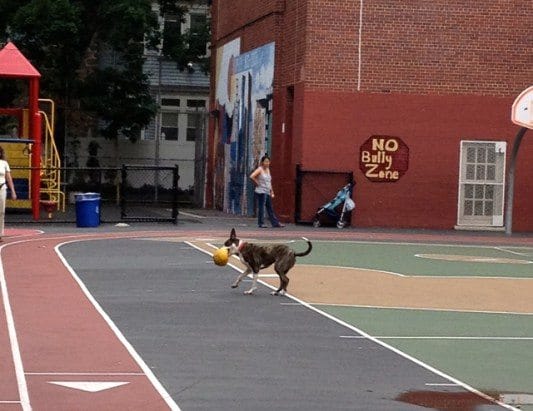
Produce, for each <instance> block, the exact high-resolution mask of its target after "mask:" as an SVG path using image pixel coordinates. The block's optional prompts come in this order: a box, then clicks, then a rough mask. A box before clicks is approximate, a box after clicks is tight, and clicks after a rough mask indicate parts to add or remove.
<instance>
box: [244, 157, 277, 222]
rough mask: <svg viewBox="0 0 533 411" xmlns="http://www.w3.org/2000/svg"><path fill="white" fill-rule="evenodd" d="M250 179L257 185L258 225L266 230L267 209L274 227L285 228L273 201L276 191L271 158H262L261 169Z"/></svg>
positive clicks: (257, 169)
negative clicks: (271, 173)
mask: <svg viewBox="0 0 533 411" xmlns="http://www.w3.org/2000/svg"><path fill="white" fill-rule="evenodd" d="M250 178H251V179H252V181H253V182H254V184H255V198H256V200H257V224H258V225H259V227H260V228H266V225H265V221H264V218H265V208H266V211H267V214H268V218H269V219H270V224H272V227H285V226H284V225H283V224H281V223H280V222H279V220H278V217H276V214H275V213H274V208H273V207H272V199H273V198H274V190H272V176H271V175H270V157H269V156H268V155H264V156H263V157H261V162H260V164H259V167H257V168H256V169H255V170H254V172H253V173H252V174H250Z"/></svg>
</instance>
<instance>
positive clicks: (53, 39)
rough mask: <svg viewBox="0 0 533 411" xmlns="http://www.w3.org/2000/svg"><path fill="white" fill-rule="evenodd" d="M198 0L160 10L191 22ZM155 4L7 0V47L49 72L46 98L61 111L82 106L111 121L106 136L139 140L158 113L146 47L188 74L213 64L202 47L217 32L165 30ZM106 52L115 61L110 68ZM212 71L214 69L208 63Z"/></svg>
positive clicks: (1, 4) (140, 0) (0, 9)
mask: <svg viewBox="0 0 533 411" xmlns="http://www.w3.org/2000/svg"><path fill="white" fill-rule="evenodd" d="M197 2H198V1H195V0H189V1H174V0H160V1H158V2H156V3H159V9H160V13H161V14H162V15H163V14H167V15H169V14H171V15H174V16H176V18H177V19H178V21H183V18H184V16H185V13H186V12H187V9H188V7H190V6H191V5H192V4H194V3H197ZM152 3H153V2H152V1H150V0H112V1H110V0H2V1H0V43H5V42H6V41H7V40H8V39H9V40H11V41H13V42H14V44H15V45H16V46H17V47H18V48H19V49H20V50H21V52H22V53H23V54H24V55H25V56H26V57H27V58H28V59H29V60H30V61H31V62H32V64H33V65H34V66H35V67H36V68H37V69H38V70H39V71H40V73H41V75H42V79H41V90H42V93H41V94H43V95H46V96H47V97H51V98H53V99H54V100H56V102H57V103H58V106H59V107H60V108H63V109H65V110H67V111H68V110H69V109H70V108H72V107H71V106H74V105H76V106H77V105H78V103H80V102H81V106H82V107H83V108H85V109H87V110H90V111H93V112H94V113H95V114H96V116H97V117H98V118H100V119H102V120H104V122H105V124H106V125H105V127H104V129H103V130H102V134H103V135H104V136H105V137H107V138H116V137H117V136H118V135H119V134H124V135H126V136H128V137H130V138H131V139H132V140H134V139H135V138H136V137H137V136H138V132H139V130H140V129H141V128H142V127H144V126H146V125H147V124H148V123H149V122H150V120H151V119H152V118H153V116H154V115H155V112H156V109H157V107H156V105H155V101H154V100H153V98H152V97H151V96H150V92H149V84H148V79H147V76H146V75H145V74H144V73H143V62H144V50H145V46H147V47H151V48H154V49H156V48H157V46H158V45H159V44H161V40H162V39H163V40H164V41H163V42H162V43H163V50H162V55H163V56H164V57H165V58H169V59H172V60H174V61H175V62H176V64H177V66H178V67H179V68H181V69H183V68H184V67H185V66H186V64H187V63H188V62H193V63H200V64H202V63H205V61H204V60H205V57H204V56H203V54H205V49H204V51H202V50H201V46H200V45H199V44H200V43H201V42H204V44H205V41H206V39H207V38H208V35H209V28H208V26H207V25H206V26H205V28H203V29H202V30H196V31H195V32H194V33H192V32H191V31H188V32H185V33H181V32H179V31H174V32H173V31H172V28H170V27H169V28H166V29H165V30H164V32H161V31H160V21H161V16H158V15H157V14H156V13H155V12H154V11H153V10H152ZM102 52H107V53H110V55H112V56H114V57H115V61H114V64H112V65H108V66H105V65H102V64H101V61H102ZM205 67H207V65H205Z"/></svg>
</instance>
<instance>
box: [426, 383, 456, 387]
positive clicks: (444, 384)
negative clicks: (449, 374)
mask: <svg viewBox="0 0 533 411" xmlns="http://www.w3.org/2000/svg"><path fill="white" fill-rule="evenodd" d="M424 385H427V386H429V387H457V386H458V385H459V384H454V383H451V382H445V383H442V382H426V383H425V384H424Z"/></svg>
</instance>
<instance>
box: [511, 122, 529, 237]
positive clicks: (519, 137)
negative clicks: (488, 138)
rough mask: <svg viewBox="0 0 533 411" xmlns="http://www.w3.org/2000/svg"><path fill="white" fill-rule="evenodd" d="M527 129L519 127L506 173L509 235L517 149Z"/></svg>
mask: <svg viewBox="0 0 533 411" xmlns="http://www.w3.org/2000/svg"><path fill="white" fill-rule="evenodd" d="M527 130H528V129H527V128H526V127H521V128H520V130H519V131H518V133H517V134H516V137H515V139H514V143H513V151H512V152H511V162H510V164H509V172H508V173H507V181H508V185H507V198H506V201H505V204H506V208H505V234H507V235H511V234H512V233H513V198H514V171H515V165H516V157H517V156H518V149H519V148H520V143H521V142H522V137H524V134H526V131H527Z"/></svg>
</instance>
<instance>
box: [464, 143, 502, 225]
mask: <svg viewBox="0 0 533 411" xmlns="http://www.w3.org/2000/svg"><path fill="white" fill-rule="evenodd" d="M489 144H490V145H494V152H495V155H496V157H495V161H494V163H488V162H487V161H486V160H485V161H480V162H478V159H477V157H476V159H475V161H474V162H473V163H471V162H467V150H468V148H472V147H475V146H476V145H479V146H481V145H485V146H486V145H489ZM479 146H478V147H479ZM506 150H507V143H506V142H505V141H484V140H462V141H461V142H460V157H459V182H458V196H457V226H456V228H458V229H460V228H473V227H479V228H483V227H485V228H487V229H489V228H495V227H498V228H500V229H503V224H504V221H503V215H504V206H505V169H506V168H505V167H506V163H505V162H506V158H505V153H506ZM476 153H477V151H476ZM476 156H477V154H476ZM491 164H493V165H494V167H495V169H494V179H488V178H487V175H486V171H487V170H488V167H489V166H490V165H491ZM468 166H471V167H476V168H477V167H480V169H479V171H483V173H484V176H483V178H478V179H476V178H468V175H467V167H468ZM483 167H484V169H483ZM477 173H478V170H477V169H475V171H474V175H477ZM480 174H482V173H480ZM467 185H472V186H473V188H472V189H473V190H474V197H473V198H472V199H469V198H467V197H466V186H467ZM487 187H492V188H491V190H492V198H491V201H492V215H491V216H488V215H486V214H485V212H483V214H475V213H473V214H470V213H466V214H465V204H466V201H472V202H473V204H472V207H474V208H475V207H476V203H478V204H477V205H478V206H482V207H485V202H486V201H487V197H486V193H487ZM481 188H483V195H482V196H479V197H476V196H477V194H479V193H475V192H476V190H477V189H479V190H481Z"/></svg>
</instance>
